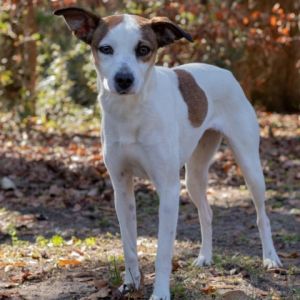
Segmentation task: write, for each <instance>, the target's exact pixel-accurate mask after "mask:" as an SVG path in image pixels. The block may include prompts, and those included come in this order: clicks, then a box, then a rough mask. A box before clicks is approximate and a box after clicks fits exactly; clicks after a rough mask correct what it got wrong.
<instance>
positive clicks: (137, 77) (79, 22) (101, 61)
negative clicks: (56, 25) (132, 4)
mask: <svg viewBox="0 0 300 300" xmlns="http://www.w3.org/2000/svg"><path fill="white" fill-rule="evenodd" d="M55 14H56V15H63V16H64V18H65V20H66V23H67V25H68V26H69V28H70V29H71V30H72V31H73V32H74V34H75V35H76V36H77V37H78V38H79V39H81V40H82V41H84V42H86V43H87V44H89V45H90V46H91V48H92V53H93V57H94V62H95V65H96V68H97V70H98V71H99V72H98V73H99V75H100V77H101V80H102V83H103V88H104V89H105V90H106V91H108V92H110V93H116V94H120V95H125V94H138V93H139V92H141V90H142V89H143V86H144V83H145V81H146V80H147V78H148V74H149V72H150V70H151V67H152V66H153V65H154V63H155V57H156V53H157V49H158V48H159V47H163V46H166V45H168V44H171V43H173V42H174V41H175V40H178V39H181V38H186V39H187V40H189V41H192V38H191V36H190V35H189V34H188V33H186V32H185V31H183V30H182V29H181V28H180V27H178V26H177V25H176V24H174V23H172V22H171V21H170V20H169V19H168V18H165V17H155V18H152V19H145V18H142V17H139V16H134V15H115V16H109V17H106V18H100V17H98V16H96V15H94V14H92V13H90V12H88V11H85V10H83V9H81V8H75V7H70V8H64V9H60V10H58V11H56V12H55Z"/></svg>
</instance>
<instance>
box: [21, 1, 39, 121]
mask: <svg viewBox="0 0 300 300" xmlns="http://www.w3.org/2000/svg"><path fill="white" fill-rule="evenodd" d="M36 32H37V24H36V18H35V7H34V4H33V0H27V1H26V4H25V12H24V38H25V43H24V49H23V50H24V55H23V57H24V82H25V87H26V90H27V91H28V93H29V95H28V97H26V101H25V102H26V103H25V111H24V113H25V114H26V115H27V114H29V115H34V114H35V104H36V103H35V102H36V101H35V98H36V97H35V85H36V66H37V46H36V41H35V40H34V39H33V34H34V33H36Z"/></svg>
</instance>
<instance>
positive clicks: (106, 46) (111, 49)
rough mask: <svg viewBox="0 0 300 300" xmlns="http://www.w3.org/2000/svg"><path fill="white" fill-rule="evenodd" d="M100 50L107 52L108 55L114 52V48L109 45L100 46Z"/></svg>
mask: <svg viewBox="0 0 300 300" xmlns="http://www.w3.org/2000/svg"><path fill="white" fill-rule="evenodd" d="M99 51H100V52H101V53H103V54H106V55H112V54H113V53H114V50H113V48H112V47H111V46H108V45H105V46H101V47H99Z"/></svg>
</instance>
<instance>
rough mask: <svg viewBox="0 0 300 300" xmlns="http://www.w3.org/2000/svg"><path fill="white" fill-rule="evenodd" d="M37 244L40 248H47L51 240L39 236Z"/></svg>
mask: <svg viewBox="0 0 300 300" xmlns="http://www.w3.org/2000/svg"><path fill="white" fill-rule="evenodd" d="M35 242H36V243H37V244H38V246H40V247H45V246H47V245H48V243H49V240H48V239H46V238H45V237H44V236H42V235H39V236H37V238H36V240H35Z"/></svg>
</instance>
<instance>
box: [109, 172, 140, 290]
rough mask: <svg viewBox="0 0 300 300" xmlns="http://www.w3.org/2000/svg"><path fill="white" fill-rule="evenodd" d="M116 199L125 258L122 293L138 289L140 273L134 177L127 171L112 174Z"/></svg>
mask: <svg viewBox="0 0 300 300" xmlns="http://www.w3.org/2000/svg"><path fill="white" fill-rule="evenodd" d="M110 175H111V179H112V183H113V187H114V197H115V208H116V212H117V217H118V221H119V224H120V230H121V238H122V244H123V249H124V256H125V279H124V285H123V286H122V287H120V290H121V292H126V290H128V289H129V290H130V289H131V288H135V289H138V288H139V285H140V271H139V266H138V257H137V248H136V239H137V229H136V206H135V198H134V189H133V181H132V175H131V174H128V173H127V172H125V171H120V172H110Z"/></svg>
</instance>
